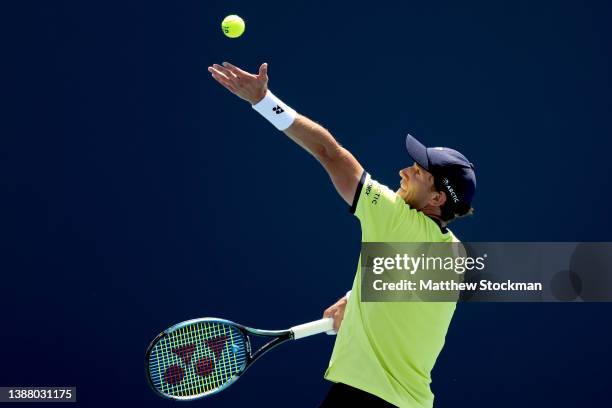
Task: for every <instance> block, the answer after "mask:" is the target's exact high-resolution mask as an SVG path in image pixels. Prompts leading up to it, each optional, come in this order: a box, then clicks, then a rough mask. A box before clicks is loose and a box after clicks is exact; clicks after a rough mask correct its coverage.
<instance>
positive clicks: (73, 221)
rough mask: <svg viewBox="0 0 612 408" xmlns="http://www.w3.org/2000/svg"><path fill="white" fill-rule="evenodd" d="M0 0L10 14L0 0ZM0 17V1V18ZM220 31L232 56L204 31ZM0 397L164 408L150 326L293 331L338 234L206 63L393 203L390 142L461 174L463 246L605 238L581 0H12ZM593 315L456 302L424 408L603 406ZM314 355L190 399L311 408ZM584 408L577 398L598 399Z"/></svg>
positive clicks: (592, 61)
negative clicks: (466, 200) (201, 320)
mask: <svg viewBox="0 0 612 408" xmlns="http://www.w3.org/2000/svg"><path fill="white" fill-rule="evenodd" d="M14 3H15V4H17V2H14ZM5 7H6V4H5ZM233 13H236V14H239V15H241V16H242V17H243V18H244V19H245V20H246V24H247V29H246V33H245V34H244V35H243V36H242V37H241V38H239V39H235V40H231V39H228V38H225V37H224V36H223V35H222V33H221V30H220V22H221V20H222V18H223V17H224V16H225V15H227V14H233ZM2 15H3V17H4V19H5V20H6V21H5V22H3V23H2V31H3V32H2V37H3V39H4V42H5V44H4V46H3V56H2V61H3V65H4V69H5V74H4V75H3V82H5V84H4V86H3V88H4V90H3V92H2V93H3V99H5V103H4V104H5V109H3V111H4V115H3V119H2V121H3V122H4V123H3V125H2V127H3V128H4V130H3V131H2V137H1V140H2V150H1V157H2V168H1V169H0V170H1V171H0V178H1V179H2V185H3V187H2V190H3V196H4V198H3V199H2V212H1V213H2V215H1V217H2V220H1V225H2V227H1V228H2V250H3V255H2V267H1V274H2V278H3V279H2V293H1V295H2V296H1V298H0V313H1V314H0V326H1V327H2V328H1V329H0V341H1V347H0V350H1V353H2V358H1V363H0V385H5V386H8V385H24V386H25V385H43V386H47V385H76V386H77V387H78V398H79V400H80V403H81V404H82V405H83V406H109V405H111V406H115V405H116V404H118V403H120V404H121V405H126V406H127V404H131V405H134V406H144V405H145V404H146V406H151V407H152V406H170V405H172V404H176V403H173V402H169V401H165V400H162V399H160V398H158V397H157V396H155V395H154V394H153V393H152V392H151V391H150V390H149V389H148V387H147V385H146V383H145V378H144V372H143V371H144V370H143V353H144V350H145V347H146V346H147V344H148V342H149V341H150V340H151V339H152V337H154V336H155V335H156V334H157V332H159V331H161V330H162V329H164V328H165V327H167V326H168V325H170V324H173V323H175V322H178V321H181V320H185V319H188V318H194V317H200V316H221V317H227V318H230V319H232V320H235V321H237V322H241V323H244V324H248V325H251V326H254V327H260V328H284V327H288V326H290V325H293V324H297V323H301V322H305V321H308V320H312V319H315V318H318V317H319V316H320V314H321V313H322V310H323V309H324V308H325V307H327V306H328V305H329V304H331V303H332V302H333V301H335V300H336V299H337V298H338V297H339V296H340V295H341V294H343V293H344V291H346V290H347V289H348V288H349V287H350V285H351V282H352V280H353V276H354V273H355V268H356V262H357V255H358V251H359V241H360V235H359V231H360V230H359V224H358V222H357V221H356V220H355V219H353V217H352V216H351V215H350V214H349V213H348V212H347V208H346V206H345V205H344V203H343V202H342V200H341V199H340V198H339V197H338V196H337V195H336V192H335V191H334V189H333V187H332V185H331V183H330V182H329V180H328V178H327V175H326V174H325V172H324V171H323V170H322V169H321V168H320V167H319V165H318V163H316V161H314V160H313V159H312V158H311V157H310V156H309V155H308V154H306V153H305V152H304V151H302V150H301V149H299V148H298V147H296V146H295V145H293V143H292V142H291V141H290V140H288V139H287V138H286V137H285V136H284V135H283V134H282V133H279V132H276V130H275V129H274V128H273V127H272V126H271V125H270V124H268V123H267V122H266V121H265V120H263V119H262V118H261V117H259V115H257V114H256V113H255V112H253V111H252V109H251V108H250V107H249V105H248V104H247V103H246V102H244V101H241V100H239V99H238V98H236V97H234V96H233V95H231V94H230V93H229V92H228V91H226V90H225V89H224V88H222V87H221V86H219V85H218V84H217V83H216V82H215V81H214V80H213V79H212V78H211V77H210V75H209V74H208V72H207V71H206V68H207V67H208V65H210V64H212V63H215V62H216V63H220V62H222V61H225V60H228V61H231V62H233V63H234V64H236V65H238V66H241V67H243V68H244V69H247V70H249V71H255V70H256V69H257V67H258V66H259V64H260V63H262V62H268V63H269V74H270V87H271V89H272V90H273V91H274V92H275V93H276V94H277V95H278V96H280V97H281V98H282V99H283V100H284V101H286V102H287V103H288V104H290V105H291V106H293V107H294V108H295V109H297V110H298V111H299V112H302V113H304V114H306V115H307V116H309V117H311V118H313V119H314V120H317V121H319V122H320V123H322V124H323V125H324V126H326V127H327V128H329V129H330V131H331V132H332V133H333V134H334V135H335V136H336V137H337V138H338V139H339V140H340V141H341V142H342V143H343V144H344V145H345V146H346V147H347V148H349V149H350V150H351V151H352V152H353V153H354V154H355V155H356V156H357V157H358V159H359V160H360V161H361V162H362V164H363V165H364V167H365V168H366V169H367V170H369V171H370V172H371V173H372V174H373V175H374V176H375V177H376V178H377V179H379V180H380V181H383V182H385V183H387V184H388V185H390V186H392V187H393V188H395V187H396V186H397V183H398V180H399V178H398V176H397V171H398V170H399V169H400V168H401V167H402V166H406V165H409V164H411V163H410V161H409V159H408V157H407V155H406V153H405V150H404V147H403V138H404V135H405V133H406V132H411V133H413V134H414V135H416V136H418V137H419V138H421V139H422V140H423V141H424V142H425V143H427V144H430V145H447V146H450V147H455V148H457V149H459V150H461V151H463V152H464V153H465V154H466V155H468V156H469V157H470V159H471V160H472V161H473V162H474V163H475V164H476V168H477V174H478V183H479V184H478V187H479V189H478V194H477V197H476V201H475V207H476V215H475V217H473V218H472V219H468V220H461V221H458V222H457V223H456V224H454V225H453V226H452V227H453V230H454V231H455V233H456V234H457V235H458V236H459V237H460V238H461V239H463V240H465V241H470V240H471V241H609V240H610V237H609V230H610V228H611V227H612V220H611V218H610V213H609V211H610V199H611V198H612V193H611V189H610V187H611V182H610V181H609V176H610V174H611V173H612V163H611V160H610V157H609V149H610V140H609V138H610V136H612V125H611V122H610V113H611V100H612V98H611V97H610V95H612V86H611V81H610V79H611V75H610V73H611V72H612V71H611V59H610V50H611V47H610V45H611V41H610V40H611V29H610V27H611V26H610V21H611V17H612V13H611V6H610V3H609V2H607V1H604V0H602V1H571V2H568V1H536V2H534V1H517V0H513V1H493V2H491V1H478V2H457V1H450V0H449V1H438V2H423V1H420V2H414V1H411V2H397V3H394V2H386V1H377V2H368V3H364V4H361V3H357V2H342V3H341V2H334V3H333V4H330V3H328V2H326V1H303V2H287V3H283V2H278V1H275V2H238V1H224V2H208V1H189V2H188V1H181V2H170V1H167V2H153V1H120V2H110V1H98V2H92V1H87V2H85V1H83V2H77V1H74V2H60V1H54V2H48V1H40V2H19V7H16V6H15V5H13V6H12V7H10V8H8V9H6V8H5V10H4V11H2ZM610 312H611V308H610V305H609V304H462V305H459V307H458V310H457V313H456V316H455V318H454V320H453V322H452V325H451V328H450V331H449V334H448V336H447V345H446V347H445V348H444V350H443V352H442V354H441V356H440V358H439V360H438V363H437V366H436V368H435V369H434V372H433V390H434V392H435V394H436V401H437V404H436V405H437V406H440V407H457V406H461V407H462V406H466V407H467V406H469V407H492V406H496V407H516V406H521V407H536V406H537V407H540V406H556V407H582V406H589V405H595V404H605V402H607V403H608V404H610V403H611V402H612V397H610V395H609V386H610V383H611V380H610V378H611V376H610V368H609V367H610V363H612V351H611V350H610V346H611V341H610ZM332 342H333V339H332V338H329V337H327V336H318V337H316V338H311V339H308V340H304V341H303V342H302V341H301V342H299V343H296V344H291V345H285V346H283V347H282V348H280V349H278V350H276V351H275V352H274V353H271V354H270V355H268V356H267V357H266V358H265V359H263V360H262V361H260V362H259V363H257V366H256V367H255V368H254V369H253V370H252V371H249V372H248V373H247V374H246V375H245V377H244V378H243V379H242V380H241V381H240V382H239V383H238V384H236V385H235V386H233V387H232V388H231V389H230V390H228V391H227V392H225V393H223V394H222V395H218V396H216V397H213V398H211V399H208V400H206V401H201V402H196V403H193V404H192V405H202V406H204V405H206V406H213V407H234V406H238V405H239V404H244V403H247V402H249V401H259V402H257V404H256V405H257V406H263V403H261V402H260V401H262V400H265V401H266V406H283V405H284V404H285V403H286V402H287V401H290V403H291V404H292V405H293V406H298V407H313V406H315V405H316V403H317V402H318V401H320V399H321V398H322V397H323V395H324V394H325V392H326V390H327V388H328V383H327V382H326V381H325V380H324V379H323V378H322V375H323V371H324V369H325V367H326V364H327V360H328V356H329V354H330V352H331V348H332ZM599 406H601V405H599Z"/></svg>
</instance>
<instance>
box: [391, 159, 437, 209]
mask: <svg viewBox="0 0 612 408" xmlns="http://www.w3.org/2000/svg"><path fill="white" fill-rule="evenodd" d="M399 175H400V177H401V181H400V187H399V189H398V190H397V192H396V194H397V195H399V196H400V197H402V198H403V199H404V201H405V202H406V203H407V204H409V205H410V206H411V207H412V208H414V209H416V210H420V209H422V208H424V207H425V206H426V205H427V204H431V200H432V198H434V196H435V195H436V194H438V193H437V192H436V188H435V185H434V178H433V175H432V174H431V173H430V172H428V171H427V170H425V169H424V168H423V167H421V166H419V165H418V164H417V163H414V164H413V165H412V166H410V167H406V168H405V169H402V170H400V172H399Z"/></svg>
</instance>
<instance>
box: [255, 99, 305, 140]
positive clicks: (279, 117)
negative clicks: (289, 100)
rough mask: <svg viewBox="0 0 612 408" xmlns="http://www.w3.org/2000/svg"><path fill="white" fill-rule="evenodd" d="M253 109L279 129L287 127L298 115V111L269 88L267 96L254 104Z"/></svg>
mask: <svg viewBox="0 0 612 408" xmlns="http://www.w3.org/2000/svg"><path fill="white" fill-rule="evenodd" d="M253 109H255V110H256V111H257V112H259V113H260V114H261V115H262V116H263V117H264V118H266V119H268V120H269V121H270V123H272V124H273V125H274V126H275V127H276V128H277V129H278V130H285V129H287V128H288V127H289V126H291V124H292V123H293V121H294V120H295V118H296V117H297V112H296V111H294V110H293V109H291V108H290V107H289V106H287V105H285V104H284V103H283V101H281V100H280V99H278V98H277V97H276V96H275V95H274V94H273V93H272V92H270V90H269V89H268V92H266V96H265V97H264V98H263V99H262V100H261V101H259V102H257V103H256V104H255V105H253Z"/></svg>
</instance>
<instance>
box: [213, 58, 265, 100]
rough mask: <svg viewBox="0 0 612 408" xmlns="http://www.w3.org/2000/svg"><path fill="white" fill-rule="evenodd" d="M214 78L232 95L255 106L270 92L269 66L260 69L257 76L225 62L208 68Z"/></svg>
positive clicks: (262, 65)
mask: <svg viewBox="0 0 612 408" xmlns="http://www.w3.org/2000/svg"><path fill="white" fill-rule="evenodd" d="M208 72H210V73H211V74H212V77H213V78H214V79H215V80H216V81H217V82H218V83H220V84H221V85H223V86H224V87H225V88H227V89H228V90H229V91H230V92H231V93H233V94H234V95H236V96H238V97H239V98H242V99H244V100H245V101H249V102H250V103H251V105H255V104H256V103H257V102H259V101H261V100H262V99H263V98H264V97H265V96H266V92H267V91H268V64H267V63H263V64H261V66H260V67H259V73H258V74H257V75H253V74H250V73H248V72H246V71H243V70H241V69H240V68H238V67H235V66H234V65H232V64H230V63H229V62H224V63H223V65H218V64H213V66H212V67H208Z"/></svg>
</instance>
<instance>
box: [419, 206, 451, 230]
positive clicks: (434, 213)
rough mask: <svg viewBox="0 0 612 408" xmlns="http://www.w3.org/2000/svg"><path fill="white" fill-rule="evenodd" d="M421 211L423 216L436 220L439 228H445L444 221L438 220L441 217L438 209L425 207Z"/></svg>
mask: <svg viewBox="0 0 612 408" xmlns="http://www.w3.org/2000/svg"><path fill="white" fill-rule="evenodd" d="M421 211H422V212H423V214H425V215H426V216H428V217H429V218H433V219H436V220H438V222H439V223H440V226H441V227H446V221H444V220H442V218H440V217H441V216H442V211H440V207H432V206H429V205H427V206H425V207H424V208H422V209H421Z"/></svg>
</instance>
